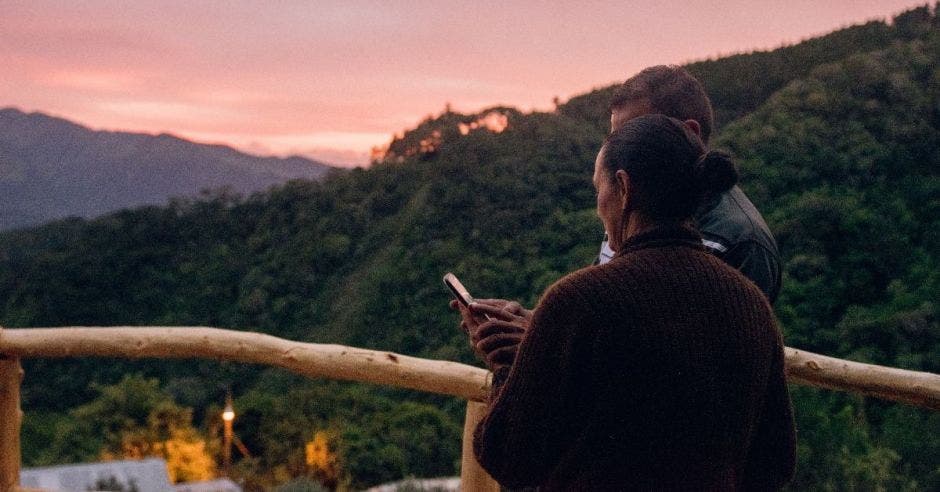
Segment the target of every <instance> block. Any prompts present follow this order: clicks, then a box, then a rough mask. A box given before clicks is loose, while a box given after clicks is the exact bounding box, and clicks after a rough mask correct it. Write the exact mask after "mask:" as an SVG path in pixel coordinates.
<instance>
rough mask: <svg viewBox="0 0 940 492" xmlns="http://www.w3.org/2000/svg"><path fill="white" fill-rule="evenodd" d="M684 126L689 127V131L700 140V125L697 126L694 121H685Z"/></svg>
mask: <svg viewBox="0 0 940 492" xmlns="http://www.w3.org/2000/svg"><path fill="white" fill-rule="evenodd" d="M685 126H687V127H689V130H692V133H695V134H696V135H698V137H699V138H702V125H699V124H698V122H697V121H695V120H685Z"/></svg>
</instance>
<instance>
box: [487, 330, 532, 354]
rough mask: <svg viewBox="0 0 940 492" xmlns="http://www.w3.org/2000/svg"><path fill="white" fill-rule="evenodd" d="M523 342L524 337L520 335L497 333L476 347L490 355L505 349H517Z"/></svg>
mask: <svg viewBox="0 0 940 492" xmlns="http://www.w3.org/2000/svg"><path fill="white" fill-rule="evenodd" d="M521 340H522V336H521V335H520V334H518V333H497V334H495V335H490V336H488V337H486V338H483V339H481V340H480V341H479V342H477V344H476V346H477V349H479V350H480V351H482V352H485V353H490V352H492V351H494V350H497V349H500V348H503V347H515V346H517V345H519V342H520V341H521Z"/></svg>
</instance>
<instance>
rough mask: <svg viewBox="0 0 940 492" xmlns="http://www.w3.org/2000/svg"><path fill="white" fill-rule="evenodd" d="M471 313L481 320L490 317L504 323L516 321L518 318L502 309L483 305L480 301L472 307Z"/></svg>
mask: <svg viewBox="0 0 940 492" xmlns="http://www.w3.org/2000/svg"><path fill="white" fill-rule="evenodd" d="M470 312H471V313H473V314H474V315H476V316H477V317H479V318H483V317H485V316H489V317H490V319H501V320H503V321H514V320H515V319H516V318H518V316H516V315H515V314H512V313H511V312H509V311H506V310H505V309H503V308H501V307H497V306H494V305H492V304H483V303H481V302H479V301H477V302H474V303H473V304H471V305H470Z"/></svg>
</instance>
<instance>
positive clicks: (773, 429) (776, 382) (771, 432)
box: [743, 338, 796, 490]
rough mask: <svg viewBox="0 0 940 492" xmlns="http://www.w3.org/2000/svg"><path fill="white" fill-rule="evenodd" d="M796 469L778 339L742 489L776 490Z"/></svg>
mask: <svg viewBox="0 0 940 492" xmlns="http://www.w3.org/2000/svg"><path fill="white" fill-rule="evenodd" d="M795 469H796V428H795V425H794V422H793V407H792V405H791V403H790V393H789V391H788V390H787V380H786V374H785V371H784V356H783V343H782V341H780V339H779V338H778V344H777V350H776V353H775V354H774V360H773V363H772V365H771V372H770V379H769V381H768V386H767V397H766V399H765V400H764V406H763V411H762V412H761V418H760V421H759V422H758V425H757V429H756V430H755V432H754V435H753V437H752V438H751V445H750V448H749V450H748V454H747V462H746V463H745V466H744V480H743V485H744V490H779V489H780V488H781V487H783V486H784V485H785V484H786V483H787V482H789V481H790V480H791V479H792V478H793V474H794V471H795Z"/></svg>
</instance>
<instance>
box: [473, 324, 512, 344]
mask: <svg viewBox="0 0 940 492" xmlns="http://www.w3.org/2000/svg"><path fill="white" fill-rule="evenodd" d="M496 333H519V334H522V333H525V328H523V327H521V326H519V325H518V324H517V323H511V322H509V321H503V320H501V319H491V320H489V321H487V322H485V323H480V325H479V326H478V327H477V328H476V329H475V330H473V333H472V334H471V335H472V336H473V340H474V342H479V341H480V340H483V339H484V338H486V337H488V336H491V335H494V334H496Z"/></svg>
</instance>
